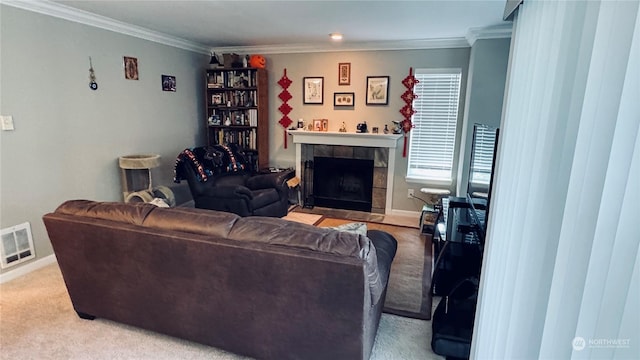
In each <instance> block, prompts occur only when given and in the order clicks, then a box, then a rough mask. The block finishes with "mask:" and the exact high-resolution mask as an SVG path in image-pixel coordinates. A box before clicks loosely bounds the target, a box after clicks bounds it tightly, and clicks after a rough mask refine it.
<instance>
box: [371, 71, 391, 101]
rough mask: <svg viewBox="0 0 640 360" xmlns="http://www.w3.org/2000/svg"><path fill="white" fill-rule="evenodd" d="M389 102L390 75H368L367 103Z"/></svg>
mask: <svg viewBox="0 0 640 360" xmlns="http://www.w3.org/2000/svg"><path fill="white" fill-rule="evenodd" d="M387 104H389V77H388V76H367V105H387Z"/></svg>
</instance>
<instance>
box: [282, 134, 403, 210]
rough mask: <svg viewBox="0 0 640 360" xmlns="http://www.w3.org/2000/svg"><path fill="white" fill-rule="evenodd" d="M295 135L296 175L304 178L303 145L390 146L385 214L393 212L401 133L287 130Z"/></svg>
mask: <svg viewBox="0 0 640 360" xmlns="http://www.w3.org/2000/svg"><path fill="white" fill-rule="evenodd" d="M287 133H289V134H290V135H291V136H293V143H294V144H296V176H297V177H298V178H300V179H302V171H301V169H300V164H301V163H302V145H306V144H310V145H338V146H340V145H342V146H362V147H371V148H388V149H389V159H388V166H387V188H386V189H387V194H386V202H385V214H389V213H391V201H392V195H393V172H394V169H395V160H396V148H397V147H398V139H400V138H401V137H402V135H401V134H372V133H350V132H336V131H305V130H287Z"/></svg>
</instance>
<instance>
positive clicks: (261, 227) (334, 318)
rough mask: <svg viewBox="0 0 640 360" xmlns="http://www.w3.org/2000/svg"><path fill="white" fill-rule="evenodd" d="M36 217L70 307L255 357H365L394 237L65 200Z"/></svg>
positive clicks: (218, 214) (207, 213) (269, 220)
mask: <svg viewBox="0 0 640 360" xmlns="http://www.w3.org/2000/svg"><path fill="white" fill-rule="evenodd" d="M44 223H45V226H46V228H47V232H48V234H49V238H50V240H51V243H52V245H53V249H54V251H55V255H56V257H57V260H58V264H59V266H60V269H61V271H62V275H63V277H64V281H65V284H66V286H67V289H68V292H69V296H70V298H71V301H72V303H73V307H74V309H75V310H76V312H77V313H78V315H80V316H81V317H82V318H86V319H93V318H95V317H98V318H105V319H109V320H113V321H117V322H121V323H125V324H129V325H133V326H136V327H140V328H144V329H148V330H152V331H156V332H159V333H164V334H168V335H171V336H175V337H180V338H184V339H188V340H192V341H196V342H200V343H204V344H208V345H211V346H214V347H218V348H221V349H224V350H227V351H231V352H234V353H238V354H242V355H246V356H251V357H255V358H259V359H368V358H369V355H370V353H371V349H372V347H373V342H374V339H375V335H376V332H377V328H378V323H379V320H380V315H381V311H382V306H383V303H384V297H385V294H386V288H387V280H388V278H389V271H390V268H391V262H392V260H393V257H394V255H395V251H396V246H397V243H396V241H395V239H394V238H393V237H392V236H391V235H389V234H387V233H384V232H381V231H369V232H368V234H367V236H362V235H356V234H353V233H347V232H342V231H337V230H332V229H324V228H318V227H314V226H310V225H304V224H299V223H294V222H289V221H286V220H282V219H278V218H265V217H247V218H242V217H239V216H237V215H234V214H231V213H224V212H217V211H211V210H201V209H191V208H169V209H167V208H157V207H155V206H153V205H150V204H143V203H137V204H123V203H100V202H93V201H87V200H72V201H68V202H65V203H64V204H62V205H61V206H60V207H58V209H56V211H55V212H53V213H50V214H46V215H45V216H44Z"/></svg>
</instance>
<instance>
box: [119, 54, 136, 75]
mask: <svg viewBox="0 0 640 360" xmlns="http://www.w3.org/2000/svg"><path fill="white" fill-rule="evenodd" d="M122 62H123V65H124V78H125V79H127V80H138V78H139V77H138V59H137V58H134V57H131V56H124V57H123V60H122Z"/></svg>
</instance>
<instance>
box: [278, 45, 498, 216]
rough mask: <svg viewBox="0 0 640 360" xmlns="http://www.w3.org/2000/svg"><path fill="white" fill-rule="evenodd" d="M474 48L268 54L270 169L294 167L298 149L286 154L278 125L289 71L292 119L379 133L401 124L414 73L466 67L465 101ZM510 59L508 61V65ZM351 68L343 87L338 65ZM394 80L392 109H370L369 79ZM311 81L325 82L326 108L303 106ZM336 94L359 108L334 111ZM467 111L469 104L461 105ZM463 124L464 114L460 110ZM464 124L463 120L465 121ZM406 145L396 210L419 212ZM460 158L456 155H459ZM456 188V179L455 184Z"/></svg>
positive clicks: (396, 181)
mask: <svg viewBox="0 0 640 360" xmlns="http://www.w3.org/2000/svg"><path fill="white" fill-rule="evenodd" d="M469 52H470V48H456V49H437V50H397V51H395V50H394V51H357V52H334V53H307V54H279V55H267V56H266V57H267V68H268V70H269V76H270V79H269V82H270V87H269V89H270V93H269V98H270V103H269V104H270V110H269V111H270V114H271V115H270V129H269V131H270V134H271V142H270V152H269V155H270V164H271V166H281V167H287V166H294V163H295V147H294V146H293V144H292V143H291V138H289V141H288V145H289V146H288V148H287V149H284V136H283V128H282V126H281V125H280V124H279V123H278V121H279V120H280V118H282V114H281V113H280V112H279V111H278V107H279V106H280V104H282V101H280V99H278V97H277V96H278V94H279V93H280V92H281V91H282V88H281V87H280V86H279V85H278V84H277V81H278V80H279V79H280V78H281V77H282V75H283V70H284V69H285V68H286V69H287V77H288V78H289V79H291V80H292V81H293V83H292V84H291V86H290V87H289V89H288V90H289V92H290V93H291V95H293V99H291V100H290V101H289V102H288V104H289V105H290V106H291V107H292V108H293V110H292V111H291V113H290V114H289V117H290V118H291V119H292V120H294V121H296V120H297V119H299V118H302V119H304V121H305V123H308V121H312V120H313V119H318V118H320V119H329V130H330V131H337V130H338V129H339V128H340V126H341V125H342V123H343V122H344V123H345V125H346V127H347V130H348V131H355V130H356V124H357V123H359V122H363V121H366V122H367V125H368V126H369V128H372V127H374V126H377V127H379V128H380V131H382V129H383V128H384V125H385V124H387V125H389V127H390V128H391V126H392V125H393V124H392V123H391V121H392V120H402V115H401V114H400V109H401V108H402V107H403V106H404V105H405V104H404V101H403V100H402V99H401V98H400V96H401V95H402V94H403V93H404V92H405V91H406V88H405V87H404V85H402V80H403V79H404V78H405V77H406V76H407V75H408V74H409V68H410V67H413V68H414V69H415V68H461V69H462V75H463V77H462V93H461V99H465V89H466V88H467V87H466V81H467V80H466V79H467V73H468V71H467V70H468V67H469ZM506 56H507V55H506V54H505V61H506ZM341 62H348V63H351V85H348V86H339V85H338V63H341ZM382 75H384V76H387V75H388V76H390V88H389V104H388V105H386V106H380V105H376V106H367V105H366V102H365V96H366V88H365V87H366V79H367V76H382ZM308 76H323V77H324V104H323V105H303V104H302V78H303V77H308ZM334 92H354V93H355V96H356V98H355V106H354V107H353V109H352V110H350V109H339V108H334V106H333V93H334ZM461 106H462V108H463V107H464V101H463V103H462V105H461ZM459 116H460V120H462V116H463V112H462V111H460V115H459ZM460 122H461V121H460ZM402 146H403V140H402V139H400V140H398V147H397V150H396V155H397V156H396V165H395V171H394V173H395V174H394V194H393V201H392V209H393V210H405V211H419V210H420V209H421V208H422V205H423V203H422V202H421V201H419V200H415V199H408V198H407V189H409V188H412V189H415V192H416V195H418V196H419V189H420V188H421V187H424V185H423V184H417V183H407V182H406V180H405V176H406V172H407V158H403V157H402ZM456 158H457V154H456ZM454 184H455V179H454Z"/></svg>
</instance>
